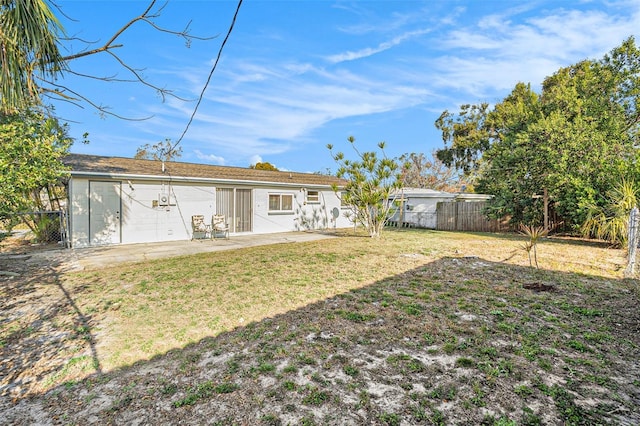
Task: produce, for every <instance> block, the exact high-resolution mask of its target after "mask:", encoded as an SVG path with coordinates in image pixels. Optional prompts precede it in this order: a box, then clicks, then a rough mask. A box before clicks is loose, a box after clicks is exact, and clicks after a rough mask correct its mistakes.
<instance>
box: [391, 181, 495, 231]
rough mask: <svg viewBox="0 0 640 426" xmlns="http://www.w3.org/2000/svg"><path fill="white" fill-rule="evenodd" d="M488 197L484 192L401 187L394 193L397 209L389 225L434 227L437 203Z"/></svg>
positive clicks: (468, 200)
mask: <svg viewBox="0 0 640 426" xmlns="http://www.w3.org/2000/svg"><path fill="white" fill-rule="evenodd" d="M489 198H491V196H490V195H486V194H472V193H466V192H457V193H453V192H444V191H436V190H433V189H426V188H403V189H402V190H401V191H400V192H399V193H398V194H396V195H395V199H396V204H397V205H398V209H397V210H396V211H395V213H394V214H393V216H392V217H391V218H390V219H389V225H391V226H405V227H412V228H427V229H436V225H437V207H438V203H442V202H471V201H486V200H488V199H489Z"/></svg>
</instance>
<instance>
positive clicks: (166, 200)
mask: <svg viewBox="0 0 640 426" xmlns="http://www.w3.org/2000/svg"><path fill="white" fill-rule="evenodd" d="M170 204H171V199H170V197H169V194H159V195H158V205H159V206H168V205H170Z"/></svg>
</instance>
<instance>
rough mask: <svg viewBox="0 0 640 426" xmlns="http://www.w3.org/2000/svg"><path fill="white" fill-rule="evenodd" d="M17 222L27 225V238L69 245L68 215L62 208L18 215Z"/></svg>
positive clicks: (37, 241)
mask: <svg viewBox="0 0 640 426" xmlns="http://www.w3.org/2000/svg"><path fill="white" fill-rule="evenodd" d="M15 222H18V223H21V224H23V225H26V227H27V228H28V229H29V231H28V232H27V233H26V235H25V239H27V240H29V241H32V242H33V243H38V244H61V245H63V246H64V247H68V239H67V216H66V214H65V212H64V211H62V210H48V211H34V212H25V213H20V214H18V215H16V218H15Z"/></svg>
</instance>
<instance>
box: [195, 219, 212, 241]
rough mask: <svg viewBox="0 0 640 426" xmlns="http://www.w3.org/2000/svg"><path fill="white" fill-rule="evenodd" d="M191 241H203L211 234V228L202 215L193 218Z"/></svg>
mask: <svg viewBox="0 0 640 426" xmlns="http://www.w3.org/2000/svg"><path fill="white" fill-rule="evenodd" d="M191 231H192V233H191V239H192V240H202V239H205V238H208V237H209V235H210V234H211V227H210V226H209V225H207V224H206V223H204V216H203V215H201V214H197V215H193V216H191Z"/></svg>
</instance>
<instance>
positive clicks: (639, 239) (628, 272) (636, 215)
mask: <svg viewBox="0 0 640 426" xmlns="http://www.w3.org/2000/svg"><path fill="white" fill-rule="evenodd" d="M628 240H629V248H628V250H627V252H628V261H627V268H626V269H625V271H624V276H625V277H627V278H633V277H635V275H636V263H637V254H638V244H639V243H640V210H638V208H637V207H634V208H633V210H631V213H630V214H629V235H628Z"/></svg>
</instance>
